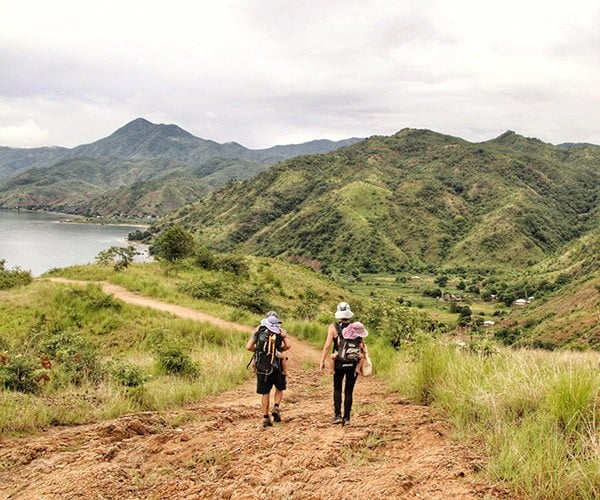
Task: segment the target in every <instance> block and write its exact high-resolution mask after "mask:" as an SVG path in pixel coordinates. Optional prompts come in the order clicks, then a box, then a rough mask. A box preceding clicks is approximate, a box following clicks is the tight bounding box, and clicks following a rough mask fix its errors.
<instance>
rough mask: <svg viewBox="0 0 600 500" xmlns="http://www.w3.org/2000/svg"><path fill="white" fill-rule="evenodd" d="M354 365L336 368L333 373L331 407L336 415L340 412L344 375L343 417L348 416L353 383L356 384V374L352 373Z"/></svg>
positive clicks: (350, 407)
mask: <svg viewBox="0 0 600 500" xmlns="http://www.w3.org/2000/svg"><path fill="white" fill-rule="evenodd" d="M354 369H355V368H354V367H353V366H352V367H349V368H341V369H336V370H335V372H334V374H333V409H334V411H335V414H336V415H341V414H342V411H341V410H342V384H343V382H344V377H346V386H345V387H344V415H343V416H344V418H348V419H349V418H350V411H351V410H352V393H353V392H354V384H356V379H357V375H356V374H355V373H354Z"/></svg>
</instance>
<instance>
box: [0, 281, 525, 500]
mask: <svg viewBox="0 0 600 500" xmlns="http://www.w3.org/2000/svg"><path fill="white" fill-rule="evenodd" d="M83 283H85V282H83ZM102 286H103V289H104V290H105V292H106V293H111V294H113V295H114V296H115V297H117V298H119V299H121V300H123V301H125V302H129V303H132V304H135V305H139V306H144V307H156V308H159V309H161V310H166V311H169V312H172V313H173V314H175V315H177V316H181V317H186V318H191V319H197V320H199V321H210V322H214V323H216V324H218V325H220V326H223V325H227V326H224V327H227V328H235V329H236V330H239V331H240V332H245V333H248V332H250V331H252V329H251V328H249V327H247V326H244V325H237V324H235V323H231V322H226V321H224V320H222V319H219V318H213V317H212V316H209V315H207V314H204V313H199V312H198V311H194V310H193V309H188V308H184V307H181V306H173V305H170V304H166V303H163V302H160V301H157V300H155V299H149V298H145V297H140V296H139V295H136V294H132V293H131V292H129V291H127V290H125V289H122V288H121V287H117V286H116V285H111V284H107V283H103V284H102ZM233 325H235V327H234V326H233ZM291 333H293V332H291ZM324 335H325V332H324ZM292 340H293V345H292V349H291V350H290V351H289V357H290V360H289V364H288V369H289V373H290V374H289V380H288V390H287V391H286V394H285V397H284V400H283V404H282V417H283V422H281V423H280V424H275V426H274V427H272V428H268V429H262V428H261V426H260V423H261V414H260V404H259V396H258V395H257V394H256V393H255V384H256V383H255V380H254V378H249V379H248V380H247V381H246V382H245V383H243V384H242V385H241V386H239V387H238V388H236V389H234V390H231V391H228V392H225V393H223V394H220V395H218V396H214V397H210V398H207V399H205V400H202V401H199V402H197V403H195V404H191V405H189V406H186V407H185V408H183V409H179V410H177V411H172V412H144V413H138V414H132V415H126V416H123V417H121V418H117V419H114V420H110V421H105V422H100V423H95V424H89V425H81V426H77V427H69V428H52V429H50V430H48V431H46V432H44V433H42V434H40V435H36V436H30V437H25V438H18V439H17V438H11V439H4V440H2V441H0V498H11V499H31V498H35V499H81V498H86V499H88V498H94V499H163V498H170V499H189V498H223V499H255V498H272V499H290V498H298V499H328V500H331V499H351V498H352V499H355V498H357V497H359V498H360V497H363V498H369V497H371V498H375V497H388V498H407V499H408V498H427V499H449V498H453V499H454V498H457V499H475V498H509V496H508V495H507V494H506V492H504V491H503V490H502V489H501V488H500V487H497V486H495V485H490V484H487V483H486V482H485V481H484V479H483V478H480V477H478V474H477V471H479V470H480V469H481V468H482V467H483V466H484V465H485V457H483V456H482V455H481V454H479V453H478V452H476V451H474V450H470V449H469V448H467V447H466V446H463V445H461V444H460V443H457V442H456V441H454V440H452V439H451V438H450V437H449V429H448V427H447V426H446V424H445V423H444V422H443V421H442V420H441V418H439V416H438V415H437V414H436V413H435V411H433V410H432V409H431V408H428V407H424V406H418V405H411V404H408V403H407V402H406V401H403V400H402V399H400V398H399V397H398V396H397V395H395V394H393V393H390V392H389V391H388V390H387V388H386V385H385V384H384V383H383V382H382V381H380V380H378V379H377V378H375V377H369V378H361V379H360V380H359V381H358V383H357V386H356V389H355V397H354V401H355V402H354V408H353V416H352V425H351V426H347V427H340V426H333V425H331V423H330V421H331V416H332V381H331V375H326V374H321V373H320V372H319V371H318V368H317V363H318V360H319V356H320V352H319V351H318V350H317V349H315V348H313V347H312V346H310V345H308V344H306V343H304V342H302V341H300V340H297V339H293V336H292ZM182 422H183V423H182ZM510 498H514V496H512V497H510Z"/></svg>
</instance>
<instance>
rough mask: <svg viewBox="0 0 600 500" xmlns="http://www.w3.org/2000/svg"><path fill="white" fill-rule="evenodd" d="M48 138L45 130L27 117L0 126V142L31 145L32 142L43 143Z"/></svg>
mask: <svg viewBox="0 0 600 500" xmlns="http://www.w3.org/2000/svg"><path fill="white" fill-rule="evenodd" d="M49 138H50V134H49V133H48V131H47V130H44V129H43V128H41V127H40V126H39V125H38V124H37V123H36V122H35V121H34V120H31V119H27V120H24V121H23V122H21V123H16V124H15V125H7V126H4V127H2V126H0V144H10V145H11V146H13V147H17V148H18V147H31V146H32V144H36V143H37V144H38V145H44V144H47V142H46V141H48V139H49Z"/></svg>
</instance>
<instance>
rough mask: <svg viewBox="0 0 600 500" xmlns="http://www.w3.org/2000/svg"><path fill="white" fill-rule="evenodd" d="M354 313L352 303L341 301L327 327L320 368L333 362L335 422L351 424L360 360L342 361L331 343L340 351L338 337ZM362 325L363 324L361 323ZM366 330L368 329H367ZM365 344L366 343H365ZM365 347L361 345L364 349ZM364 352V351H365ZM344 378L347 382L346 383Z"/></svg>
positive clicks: (322, 368)
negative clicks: (331, 352)
mask: <svg viewBox="0 0 600 500" xmlns="http://www.w3.org/2000/svg"><path fill="white" fill-rule="evenodd" d="M353 316H354V313H353V312H352V311H351V310H350V305H349V304H348V303H347V302H340V303H339V304H338V305H337V308H336V311H335V319H336V322H335V323H331V324H330V325H329V327H328V328H327V339H326V340H325V345H324V346H323V351H322V353H321V363H320V364H319V369H320V370H321V371H323V370H324V369H325V362H326V360H329V362H330V363H331V373H332V374H333V423H334V424H342V425H349V424H350V412H351V411H352V395H353V392H354V384H356V379H357V378H358V373H357V365H358V360H357V361H356V362H353V363H342V362H340V360H339V359H337V358H334V356H333V355H330V351H331V345H332V344H333V352H334V353H335V352H337V351H338V345H339V340H338V337H339V336H341V335H342V331H343V330H344V329H345V328H346V327H348V326H349V325H350V319H351V318H352V317H353ZM361 326H362V325H361ZM365 332H366V330H365ZM363 346H364V344H363ZM362 349H363V347H361V351H362ZM363 354H364V353H363ZM344 379H346V384H345V385H344ZM342 392H343V394H344V413H343V415H342Z"/></svg>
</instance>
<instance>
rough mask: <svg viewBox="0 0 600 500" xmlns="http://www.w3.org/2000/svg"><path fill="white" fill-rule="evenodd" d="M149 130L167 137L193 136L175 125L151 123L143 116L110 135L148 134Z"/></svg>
mask: <svg viewBox="0 0 600 500" xmlns="http://www.w3.org/2000/svg"><path fill="white" fill-rule="evenodd" d="M150 132H159V133H161V134H164V135H165V136H167V137H194V136H193V135H192V134H190V133H189V132H186V131H185V130H183V129H182V128H181V127H178V126H177V125H173V124H170V125H165V124H163V123H161V124H158V125H157V124H156V123H152V122H150V121H148V120H146V119H145V118H136V119H135V120H132V121H130V122H129V123H127V124H126V125H123V126H122V127H121V128H119V129H117V130H116V131H115V132H114V133H113V134H112V136H124V135H130V134H148V133H150Z"/></svg>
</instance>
